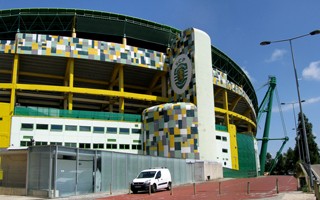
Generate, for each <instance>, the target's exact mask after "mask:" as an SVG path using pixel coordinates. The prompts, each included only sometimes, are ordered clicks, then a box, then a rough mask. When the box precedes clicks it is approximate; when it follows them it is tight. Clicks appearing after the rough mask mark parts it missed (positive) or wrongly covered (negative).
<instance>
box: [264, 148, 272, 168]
mask: <svg viewBox="0 0 320 200" xmlns="http://www.w3.org/2000/svg"><path fill="white" fill-rule="evenodd" d="M272 163H273V158H272V155H271V154H270V153H269V152H267V155H266V163H265V167H264V169H265V172H269V170H270V169H271V166H272Z"/></svg>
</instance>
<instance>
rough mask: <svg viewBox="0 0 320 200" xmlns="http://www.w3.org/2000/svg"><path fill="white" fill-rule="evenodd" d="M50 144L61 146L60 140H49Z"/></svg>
mask: <svg viewBox="0 0 320 200" xmlns="http://www.w3.org/2000/svg"><path fill="white" fill-rule="evenodd" d="M50 145H58V146H62V142H50Z"/></svg>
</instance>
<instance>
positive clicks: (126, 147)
mask: <svg viewBox="0 0 320 200" xmlns="http://www.w3.org/2000/svg"><path fill="white" fill-rule="evenodd" d="M119 149H130V145H129V144H119Z"/></svg>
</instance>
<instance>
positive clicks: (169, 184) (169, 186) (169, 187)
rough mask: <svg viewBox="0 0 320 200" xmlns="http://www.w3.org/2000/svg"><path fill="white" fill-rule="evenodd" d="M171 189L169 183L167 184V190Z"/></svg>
mask: <svg viewBox="0 0 320 200" xmlns="http://www.w3.org/2000/svg"><path fill="white" fill-rule="evenodd" d="M171 187H172V186H171V182H169V183H168V187H167V190H171Z"/></svg>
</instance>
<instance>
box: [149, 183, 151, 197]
mask: <svg viewBox="0 0 320 200" xmlns="http://www.w3.org/2000/svg"><path fill="white" fill-rule="evenodd" d="M149 195H151V183H150V184H149Z"/></svg>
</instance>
